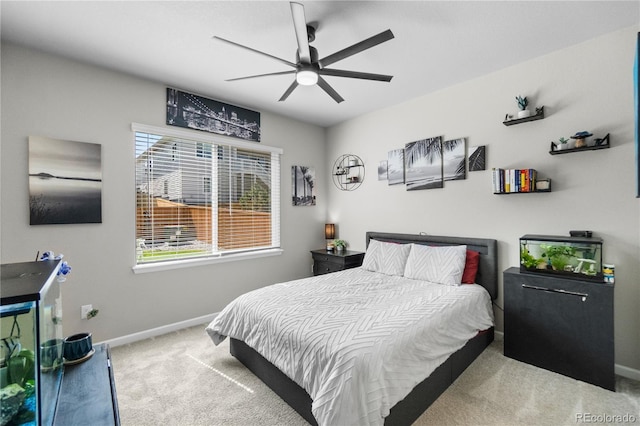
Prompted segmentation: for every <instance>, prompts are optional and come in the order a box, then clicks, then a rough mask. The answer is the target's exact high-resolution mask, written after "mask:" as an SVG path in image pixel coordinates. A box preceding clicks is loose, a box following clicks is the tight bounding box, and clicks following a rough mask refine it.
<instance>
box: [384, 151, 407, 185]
mask: <svg viewBox="0 0 640 426" xmlns="http://www.w3.org/2000/svg"><path fill="white" fill-rule="evenodd" d="M387 179H388V181H389V185H397V184H400V183H404V149H394V150H393V151H389V153H388V154H387Z"/></svg>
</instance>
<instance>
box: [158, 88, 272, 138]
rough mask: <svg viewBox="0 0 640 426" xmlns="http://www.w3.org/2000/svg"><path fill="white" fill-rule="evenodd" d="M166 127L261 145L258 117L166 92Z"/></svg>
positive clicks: (207, 100) (230, 107) (180, 92)
mask: <svg viewBox="0 0 640 426" xmlns="http://www.w3.org/2000/svg"><path fill="white" fill-rule="evenodd" d="M167 124H169V125H171V126H178V127H185V128H188V129H196V130H202V131H205V132H209V133H217V134H220V135H226V136H232V137H236V138H240V139H245V140H249V141H255V142H260V113H259V112H256V111H251V110H248V109H244V108H240V107H238V106H235V105H229V104H226V103H223V102H219V101H215V100H213V99H207V98H203V97H201V96H197V95H193V94H191V93H186V92H182V91H180V90H177V89H171V88H167Z"/></svg>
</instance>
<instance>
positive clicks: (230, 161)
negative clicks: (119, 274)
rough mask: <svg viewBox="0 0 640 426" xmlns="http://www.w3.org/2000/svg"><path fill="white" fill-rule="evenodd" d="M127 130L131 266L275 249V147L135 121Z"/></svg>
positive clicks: (277, 183)
mask: <svg viewBox="0 0 640 426" xmlns="http://www.w3.org/2000/svg"><path fill="white" fill-rule="evenodd" d="M133 131H134V134H135V154H136V182H135V185H136V265H137V266H140V265H150V264H155V265H157V264H164V265H167V264H169V263H173V264H175V263H184V261H185V260H190V261H192V260H211V259H218V260H219V259H221V258H227V260H228V259H231V258H234V257H247V255H251V254H252V253H254V254H260V253H264V252H269V251H273V250H274V249H279V247H280V155H281V154H282V150H281V149H279V148H273V147H269V146H265V145H262V144H258V143H255V142H246V141H240V140H238V141H234V140H231V139H229V138H225V137H221V136H214V135H211V136H204V135H198V134H192V133H191V132H189V131H184V130H178V129H167V128H155V127H150V126H144V125H140V124H134V125H133ZM212 152H216V153H217V155H216V156H212V155H211V153H212ZM278 252H279V250H278ZM134 269H135V268H134Z"/></svg>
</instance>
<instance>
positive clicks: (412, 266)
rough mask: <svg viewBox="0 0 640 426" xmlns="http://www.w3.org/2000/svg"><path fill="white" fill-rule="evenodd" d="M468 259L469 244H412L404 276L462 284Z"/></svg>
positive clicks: (435, 281) (434, 281) (439, 282)
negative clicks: (435, 245) (432, 245)
mask: <svg viewBox="0 0 640 426" xmlns="http://www.w3.org/2000/svg"><path fill="white" fill-rule="evenodd" d="M466 260H467V246H438V247H431V246H425V245H421V244H411V252H410V253H409V258H408V259H407V265H406V267H405V270H404V276H405V277H406V278H412V279H414V280H422V281H430V282H433V283H438V284H445V285H460V284H461V282H462V273H463V272H464V264H465V262H466Z"/></svg>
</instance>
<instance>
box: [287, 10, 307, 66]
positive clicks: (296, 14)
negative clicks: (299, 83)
mask: <svg viewBox="0 0 640 426" xmlns="http://www.w3.org/2000/svg"><path fill="white" fill-rule="evenodd" d="M291 16H293V28H294V29H295V31H296V39H297V40H298V56H299V57H300V62H304V63H305V64H310V63H311V52H310V51H309V35H308V34H307V20H306V19H305V17H304V6H303V5H302V4H300V3H295V2H291Z"/></svg>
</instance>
